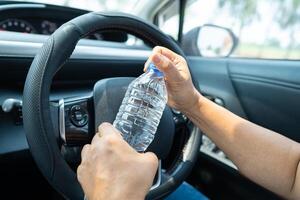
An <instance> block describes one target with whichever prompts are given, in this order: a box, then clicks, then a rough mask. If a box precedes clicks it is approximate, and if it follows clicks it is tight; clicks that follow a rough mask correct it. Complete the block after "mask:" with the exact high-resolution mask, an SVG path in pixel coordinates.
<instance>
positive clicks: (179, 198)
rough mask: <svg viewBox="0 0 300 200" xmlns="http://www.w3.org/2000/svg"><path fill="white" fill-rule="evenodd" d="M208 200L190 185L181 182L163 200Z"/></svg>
mask: <svg viewBox="0 0 300 200" xmlns="http://www.w3.org/2000/svg"><path fill="white" fill-rule="evenodd" d="M183 199H184V200H208V198H207V197H206V196H205V195H204V194H202V193H201V192H199V191H198V190H197V189H195V188H194V187H193V186H191V185H190V184H188V183H186V182H183V183H182V184H181V185H180V186H179V187H178V188H177V189H176V190H175V191H174V192H173V193H171V194H170V195H169V196H168V197H167V198H165V200H183Z"/></svg>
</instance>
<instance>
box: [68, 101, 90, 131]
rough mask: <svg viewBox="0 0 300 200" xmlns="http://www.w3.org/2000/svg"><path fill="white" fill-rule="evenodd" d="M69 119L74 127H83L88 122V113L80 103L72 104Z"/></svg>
mask: <svg viewBox="0 0 300 200" xmlns="http://www.w3.org/2000/svg"><path fill="white" fill-rule="evenodd" d="M70 121H71V122H72V124H73V125H74V126H76V127H83V126H85V125H86V124H87V122H88V113H87V111H86V109H85V108H84V107H82V106H80V105H74V106H72V107H71V109H70Z"/></svg>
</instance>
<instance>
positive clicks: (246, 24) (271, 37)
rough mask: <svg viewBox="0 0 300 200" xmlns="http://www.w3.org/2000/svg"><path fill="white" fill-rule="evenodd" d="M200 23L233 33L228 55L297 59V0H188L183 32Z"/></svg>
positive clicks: (299, 29) (299, 12)
mask: <svg viewBox="0 0 300 200" xmlns="http://www.w3.org/2000/svg"><path fill="white" fill-rule="evenodd" d="M204 24H213V25H217V26H222V27H226V28H228V29H230V30H231V31H232V32H233V33H234V34H235V35H236V36H237V38H238V45H237V46H236V48H235V50H234V51H233V52H232V54H231V55H230V56H231V57H247V58H268V59H300V0H275V1H274V0H260V1H259V0H210V1H205V0H188V1H187V5H186V10H185V20H184V27H183V33H184V34H186V33H188V32H189V31H190V30H192V29H193V28H195V27H197V26H202V25H204ZM214 37H218V36H217V35H216V36H214ZM216 39H217V38H216Z"/></svg>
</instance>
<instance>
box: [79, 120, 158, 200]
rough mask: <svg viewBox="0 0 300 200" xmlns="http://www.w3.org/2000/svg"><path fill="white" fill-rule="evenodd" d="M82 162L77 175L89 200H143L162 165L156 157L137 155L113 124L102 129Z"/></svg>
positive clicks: (86, 146) (85, 149)
mask: <svg viewBox="0 0 300 200" xmlns="http://www.w3.org/2000/svg"><path fill="white" fill-rule="evenodd" d="M81 159H82V161H81V164H80V165H79V167H78V169H77V176H78V180H79V182H80V184H81V186H82V188H83V190H84V192H85V195H86V197H87V198H88V200H96V199H105V200H111V199H132V200H142V199H144V198H145V196H146V194H147V192H148V191H149V189H150V187H151V185H152V182H153V179H154V176H155V173H156V170H157V166H158V159H157V157H156V155H155V154H153V153H150V152H148V153H138V152H136V151H135V150H134V149H133V148H132V147H131V146H129V144H127V143H126V142H125V141H124V140H123V138H122V136H121V135H120V132H119V131H118V130H116V129H115V128H114V127H113V126H112V125H111V124H109V123H103V124H101V125H100V126H99V128H98V133H97V134H96V135H95V136H94V138H93V140H92V143H91V144H87V145H85V146H84V147H83V149H82V152H81Z"/></svg>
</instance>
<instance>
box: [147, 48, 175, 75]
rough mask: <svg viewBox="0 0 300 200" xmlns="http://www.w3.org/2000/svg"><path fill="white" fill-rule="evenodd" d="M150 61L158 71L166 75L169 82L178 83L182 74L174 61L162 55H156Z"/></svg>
mask: <svg viewBox="0 0 300 200" xmlns="http://www.w3.org/2000/svg"><path fill="white" fill-rule="evenodd" d="M150 60H151V61H152V63H153V64H154V65H155V66H156V67H157V69H158V70H160V71H161V72H163V73H164V75H165V77H166V78H167V79H169V80H173V81H176V80H178V79H179V78H180V73H179V71H178V69H177V68H176V66H175V65H174V64H173V63H172V61H171V60H170V59H169V58H167V57H166V56H164V55H162V54H160V53H154V54H153V55H152V56H151V58H150Z"/></svg>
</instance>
